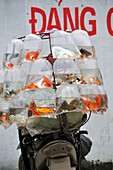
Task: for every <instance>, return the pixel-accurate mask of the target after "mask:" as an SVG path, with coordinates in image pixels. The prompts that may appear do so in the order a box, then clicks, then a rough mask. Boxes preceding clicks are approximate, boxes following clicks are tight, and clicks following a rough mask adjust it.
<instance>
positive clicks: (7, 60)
mask: <svg viewBox="0 0 113 170" xmlns="http://www.w3.org/2000/svg"><path fill="white" fill-rule="evenodd" d="M22 45H23V42H22V40H20V39H14V40H12V41H11V42H9V43H8V44H7V45H6V51H5V54H4V59H3V68H4V69H5V68H8V69H9V68H12V67H13V66H16V65H17V61H18V60H19V53H20V51H21V49H22Z"/></svg>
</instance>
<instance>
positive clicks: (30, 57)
mask: <svg viewBox="0 0 113 170" xmlns="http://www.w3.org/2000/svg"><path fill="white" fill-rule="evenodd" d="M38 56H39V52H38V50H37V51H36V52H35V51H30V52H28V53H27V54H26V57H25V59H26V61H27V60H29V61H35V60H36V59H37V58H38Z"/></svg>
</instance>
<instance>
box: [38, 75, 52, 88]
mask: <svg viewBox="0 0 113 170" xmlns="http://www.w3.org/2000/svg"><path fill="white" fill-rule="evenodd" d="M43 84H44V86H45V87H53V83H52V82H51V81H50V80H49V79H48V78H47V77H46V76H43V80H42V83H41V86H42V85H43Z"/></svg>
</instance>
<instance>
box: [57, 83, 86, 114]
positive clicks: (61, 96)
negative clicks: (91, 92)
mask: <svg viewBox="0 0 113 170" xmlns="http://www.w3.org/2000/svg"><path fill="white" fill-rule="evenodd" d="M56 98H57V100H56V107H57V113H63V112H72V111H77V112H79V111H81V110H82V107H83V104H82V102H81V97H80V93H79V91H78V87H77V85H70V84H65V83H64V84H62V85H60V86H59V87H58V88H57V90H56Z"/></svg>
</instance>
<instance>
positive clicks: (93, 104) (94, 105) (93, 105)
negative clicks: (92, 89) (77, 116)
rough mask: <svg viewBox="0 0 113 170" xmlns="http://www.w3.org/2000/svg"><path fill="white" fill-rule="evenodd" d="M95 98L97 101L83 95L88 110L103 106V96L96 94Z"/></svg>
mask: <svg viewBox="0 0 113 170" xmlns="http://www.w3.org/2000/svg"><path fill="white" fill-rule="evenodd" d="M95 100H96V102H93V101H91V100H90V99H89V98H88V97H87V96H84V97H82V101H83V102H84V104H85V105H86V107H87V109H88V111H93V110H95V109H96V108H97V107H100V106H101V97H100V96H96V97H95Z"/></svg>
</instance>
